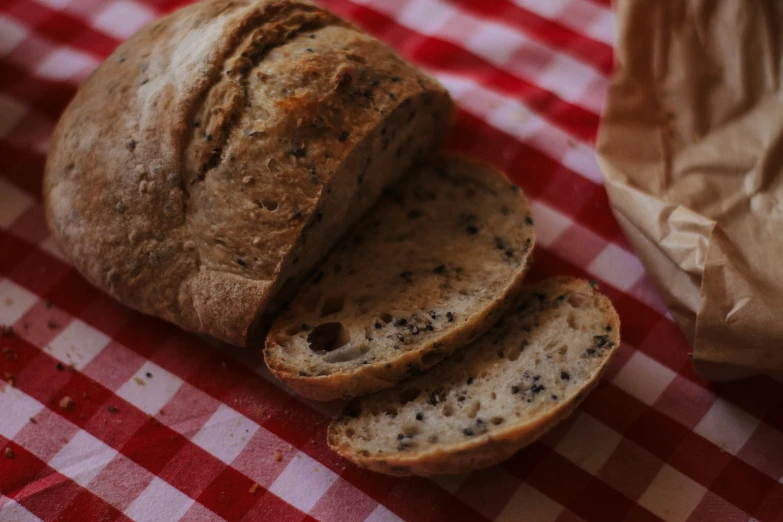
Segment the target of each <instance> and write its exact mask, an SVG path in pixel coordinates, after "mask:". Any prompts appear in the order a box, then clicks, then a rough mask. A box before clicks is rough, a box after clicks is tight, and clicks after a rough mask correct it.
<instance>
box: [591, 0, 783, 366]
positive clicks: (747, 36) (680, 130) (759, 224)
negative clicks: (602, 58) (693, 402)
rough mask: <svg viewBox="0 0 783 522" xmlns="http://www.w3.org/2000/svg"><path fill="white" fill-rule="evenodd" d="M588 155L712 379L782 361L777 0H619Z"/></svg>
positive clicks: (782, 74) (781, 94)
mask: <svg viewBox="0 0 783 522" xmlns="http://www.w3.org/2000/svg"><path fill="white" fill-rule="evenodd" d="M616 9H617V23H618V42H617V47H616V60H617V68H616V72H615V73H614V76H613V78H612V81H611V85H610V88H609V96H608V101H607V107H606V112H605V115H604V118H603V121H602V125H601V129H600V132H599V137H598V145H597V150H598V159H599V163H600V165H601V168H602V170H603V172H604V175H605V177H606V185H607V189H608V191H609V197H610V200H611V202H612V206H613V208H614V212H615V215H616V216H617V219H618V221H619V222H620V225H621V226H622V228H623V230H624V231H625V233H626V235H627V236H628V238H629V240H630V242H631V244H632V245H633V248H634V249H635V250H636V253H637V254H638V255H639V257H640V258H641V259H642V261H643V262H644V264H645V266H646V267H647V271H648V273H649V274H650V276H651V277H652V279H653V280H654V282H655V284H656V285H657V287H658V289H659V291H660V293H661V295H662V297H663V298H664V300H665V302H666V304H667V305H668V307H669V310H670V311H671V313H672V315H673V316H674V318H675V319H676V321H677V322H678V323H679V325H680V327H681V328H682V330H683V331H684V332H685V335H686V336H687V337H688V340H689V341H690V342H691V343H692V346H693V361H694V364H695V366H696V370H697V371H699V372H700V373H701V374H702V375H703V376H704V377H705V378H707V379H713V380H727V379H735V378H740V377H744V376H748V375H753V374H759V373H770V374H776V375H781V372H783V85H782V81H783V2H781V1H780V0H768V1H764V0H654V1H650V0H620V1H618V2H617V3H616Z"/></svg>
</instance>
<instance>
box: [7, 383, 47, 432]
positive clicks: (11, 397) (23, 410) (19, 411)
mask: <svg viewBox="0 0 783 522" xmlns="http://www.w3.org/2000/svg"><path fill="white" fill-rule="evenodd" d="M0 386H2V385H0ZM43 408H44V406H43V404H41V403H40V402H38V401H36V400H35V399H33V398H32V397H30V396H29V395H27V394H25V393H23V392H21V391H19V390H18V389H17V388H11V387H10V386H6V387H5V389H4V390H3V391H0V412H2V413H0V415H1V416H2V421H0V436H3V437H5V438H6V439H9V440H13V438H14V437H16V434H17V433H19V432H20V431H21V430H22V428H24V427H25V426H26V425H27V424H28V423H29V422H30V417H35V416H36V415H38V412H40V411H41V410H42V409H43Z"/></svg>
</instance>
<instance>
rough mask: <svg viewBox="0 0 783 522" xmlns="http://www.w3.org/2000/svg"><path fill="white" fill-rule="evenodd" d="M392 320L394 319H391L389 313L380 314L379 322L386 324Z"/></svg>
mask: <svg viewBox="0 0 783 522" xmlns="http://www.w3.org/2000/svg"><path fill="white" fill-rule="evenodd" d="M392 319H394V317H392V316H391V314H390V313H383V314H381V321H383V322H384V323H386V324H389V323H390V322H392Z"/></svg>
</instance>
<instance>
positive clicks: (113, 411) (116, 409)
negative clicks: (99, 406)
mask: <svg viewBox="0 0 783 522" xmlns="http://www.w3.org/2000/svg"><path fill="white" fill-rule="evenodd" d="M106 409H108V410H109V413H119V411H120V409H119V408H118V407H117V406H112V405H111V404H110V405H109V407H108V408H106Z"/></svg>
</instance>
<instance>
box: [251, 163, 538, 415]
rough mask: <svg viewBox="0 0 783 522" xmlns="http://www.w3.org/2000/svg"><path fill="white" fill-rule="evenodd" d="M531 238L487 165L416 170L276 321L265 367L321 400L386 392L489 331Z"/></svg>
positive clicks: (529, 225) (510, 189)
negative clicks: (377, 391)
mask: <svg viewBox="0 0 783 522" xmlns="http://www.w3.org/2000/svg"><path fill="white" fill-rule="evenodd" d="M534 241H535V233H534V229H533V221H532V219H531V217H530V206H529V204H528V202H527V200H526V199H525V197H524V195H522V193H521V192H520V191H519V189H518V188H517V187H516V186H514V185H513V184H512V183H511V182H510V181H509V180H508V179H507V178H506V177H505V176H504V175H503V174H502V173H501V172H499V171H497V170H495V169H494V168H492V167H491V166H490V165H488V164H486V163H482V162H478V161H475V160H469V159H465V158H460V157H450V158H447V159H441V160H440V161H437V162H435V163H432V164H428V165H423V166H418V167H415V168H414V169H413V170H412V171H411V172H410V173H409V174H408V175H406V177H405V178H404V179H403V180H402V181H400V183H399V184H398V185H396V186H395V187H393V188H392V189H390V190H389V191H388V192H387V193H386V194H385V195H384V197H383V198H382V199H381V200H380V201H379V203H378V204H377V205H376V207H374V208H373V210H372V211H371V212H370V213H369V214H368V215H367V216H365V217H364V218H363V219H362V220H361V222H360V223H359V224H358V225H357V226H356V227H355V228H354V229H353V230H352V232H351V233H350V234H349V235H348V236H347V237H346V238H345V239H344V240H343V241H342V242H341V243H339V244H338V246H337V247H336V250H335V251H333V252H332V254H331V255H330V256H329V257H328V258H327V259H326V260H325V262H324V263H323V264H322V265H321V266H320V267H319V268H318V269H317V271H316V273H315V275H314V276H313V277H312V278H311V279H310V280H309V282H307V283H306V284H305V285H304V286H303V287H302V288H301V290H300V292H299V294H298V295H297V297H296V299H295V300H294V301H293V303H292V304H291V306H290V309H288V310H286V311H284V312H282V313H281V314H280V316H279V317H278V318H277V320H276V322H275V323H274V325H273V326H272V329H271V330H270V333H269V335H268V336H267V344H266V349H265V359H266V362H267V365H268V366H269V368H270V369H271V370H272V372H273V373H274V374H275V375H276V376H277V377H279V378H280V379H282V380H283V381H285V382H286V383H288V384H289V385H290V386H291V387H293V388H294V390H296V391H297V392H298V393H299V394H301V395H303V396H305V397H308V398H313V399H317V400H330V399H336V398H340V397H349V396H357V395H362V394H365V393H369V392H372V391H376V390H380V389H383V388H388V387H389V386H392V385H393V384H394V383H396V382H398V381H400V380H402V379H403V378H405V377H408V376H410V375H412V374H413V373H415V372H418V371H420V370H423V369H426V368H429V367H431V366H432V365H434V364H436V363H437V362H438V361H440V360H442V359H443V358H444V357H446V356H447V355H449V354H450V353H451V352H453V351H454V350H455V349H457V348H459V347H460V346H462V345H464V344H465V343H467V342H469V341H470V340H471V339H474V338H475V337H477V336H478V335H480V334H481V333H482V332H484V331H485V330H486V329H487V328H489V327H490V326H491V324H492V323H493V322H494V321H495V319H496V318H497V317H498V316H499V315H500V314H501V313H502V312H503V311H504V310H505V306H506V304H507V302H508V301H509V299H510V298H513V296H514V295H515V294H516V293H517V292H518V291H519V289H520V288H521V283H522V279H523V276H524V274H525V272H526V270H527V267H528V263H529V259H530V253H531V251H532V248H533V245H534Z"/></svg>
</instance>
